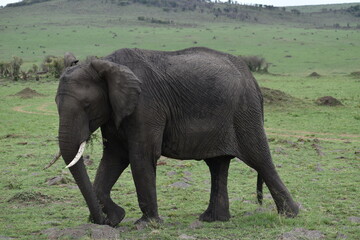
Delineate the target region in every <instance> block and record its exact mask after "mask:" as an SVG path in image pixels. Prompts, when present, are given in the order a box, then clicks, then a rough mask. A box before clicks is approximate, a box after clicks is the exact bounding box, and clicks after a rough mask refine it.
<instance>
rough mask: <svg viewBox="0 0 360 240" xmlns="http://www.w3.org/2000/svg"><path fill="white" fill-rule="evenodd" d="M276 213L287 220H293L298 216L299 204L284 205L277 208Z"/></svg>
mask: <svg viewBox="0 0 360 240" xmlns="http://www.w3.org/2000/svg"><path fill="white" fill-rule="evenodd" d="M278 213H279V214H281V215H284V216H285V217H288V218H294V217H296V216H297V215H298V214H299V204H297V203H295V202H293V201H291V202H290V203H284V205H283V206H281V207H278Z"/></svg>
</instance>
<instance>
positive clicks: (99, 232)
mask: <svg viewBox="0 0 360 240" xmlns="http://www.w3.org/2000/svg"><path fill="white" fill-rule="evenodd" d="M41 233H42V234H43V235H46V236H47V238H48V239H120V231H119V230H116V229H115V228H112V227H110V226H106V225H96V224H83V225H80V226H77V227H74V228H66V229H57V228H49V229H46V230H44V231H42V232H41Z"/></svg>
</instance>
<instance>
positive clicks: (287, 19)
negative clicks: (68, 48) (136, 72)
mask: <svg viewBox="0 0 360 240" xmlns="http://www.w3.org/2000/svg"><path fill="white" fill-rule="evenodd" d="M44 2H52V4H56V5H63V4H65V2H67V5H69V7H70V6H71V7H75V9H81V10H82V11H84V10H86V9H87V8H88V10H89V11H91V12H94V6H96V7H97V8H98V10H101V9H104V8H105V9H107V8H108V7H109V6H111V8H112V9H113V10H116V9H119V8H124V7H127V6H129V5H135V6H136V5H144V6H147V7H149V8H157V9H158V12H157V14H156V15H155V16H156V17H158V18H159V17H160V18H164V17H166V18H167V19H166V20H165V19H156V17H154V15H152V16H151V18H149V16H146V14H145V13H144V15H139V16H138V17H139V18H138V20H140V21H147V22H150V23H162V24H170V23H175V22H176V21H175V19H171V18H170V19H169V18H168V15H169V14H163V13H185V12H188V13H192V14H194V15H198V16H199V18H203V17H204V16H206V17H211V18H213V19H214V20H218V21H223V20H224V19H228V20H233V21H241V22H249V23H260V24H293V25H297V26H299V27H303V26H305V27H316V28H340V27H345V28H360V4H358V3H354V4H333V5H317V6H299V7H274V6H272V5H264V4H255V5H242V4H238V3H235V2H232V1H230V2H231V3H228V2H227V3H221V2H218V1H215V2H212V1H209V0H101V1H99V0H97V1H94V0H67V1H65V2H64V1H59V0H23V1H21V2H18V3H12V4H8V5H7V6H6V8H15V7H16V8H18V7H23V6H29V5H33V4H39V5H40V3H44ZM94 2H96V3H97V4H96V5H94ZM95 11H96V10H95ZM112 12H113V11H111V12H109V13H110V14H111V13H112ZM133 14H134V12H128V15H133ZM154 18H155V20H154ZM176 18H177V19H176V20H178V21H179V14H178V15H177V16H176ZM182 20H184V19H180V22H181V21H182Z"/></svg>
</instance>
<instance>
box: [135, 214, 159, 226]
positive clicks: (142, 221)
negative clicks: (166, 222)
mask: <svg viewBox="0 0 360 240" xmlns="http://www.w3.org/2000/svg"><path fill="white" fill-rule="evenodd" d="M149 223H159V224H161V223H163V220H162V219H161V218H160V217H159V216H156V217H147V216H144V215H143V216H142V217H141V218H140V219H138V220H136V221H135V223H134V224H135V225H148V224H149Z"/></svg>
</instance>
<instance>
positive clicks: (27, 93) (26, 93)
mask: <svg viewBox="0 0 360 240" xmlns="http://www.w3.org/2000/svg"><path fill="white" fill-rule="evenodd" d="M13 96H16V97H20V98H24V99H26V98H33V97H41V96H45V95H44V94H41V93H38V92H37V91H36V90H33V89H31V88H24V89H23V90H21V91H20V92H17V93H15V94H14V95H13Z"/></svg>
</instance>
